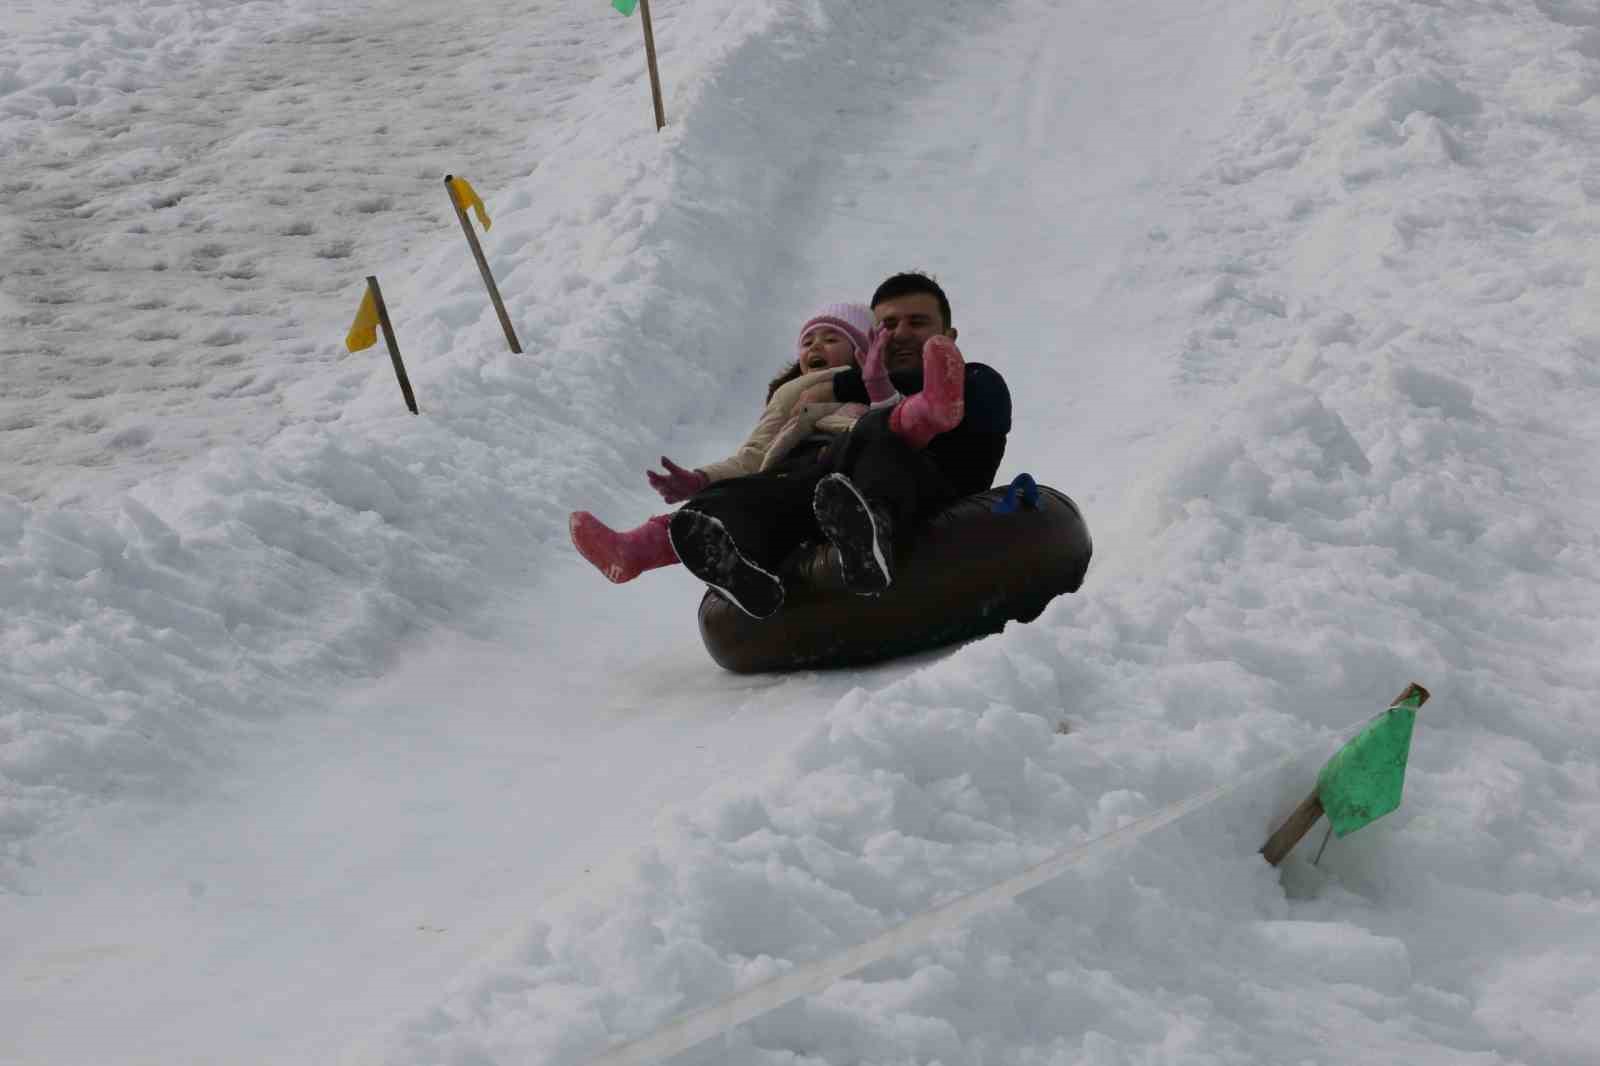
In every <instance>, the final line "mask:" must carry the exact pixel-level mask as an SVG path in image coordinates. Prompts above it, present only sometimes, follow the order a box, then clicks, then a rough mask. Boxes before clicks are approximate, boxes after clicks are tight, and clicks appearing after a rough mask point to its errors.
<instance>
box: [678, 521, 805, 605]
mask: <svg viewBox="0 0 1600 1066" xmlns="http://www.w3.org/2000/svg"><path fill="white" fill-rule="evenodd" d="M667 532H668V534H669V535H670V537H671V539H672V550H673V551H675V552H677V553H678V561H679V562H681V563H683V566H684V569H686V570H688V571H689V573H691V574H693V575H694V576H695V577H697V578H699V579H700V580H701V581H704V582H705V583H706V584H708V585H710V586H711V587H712V588H714V589H716V590H717V592H719V593H721V594H722V596H723V598H724V599H726V600H727V601H728V602H729V603H731V604H733V605H734V606H735V607H737V608H739V610H741V611H743V612H744V613H745V614H747V615H749V616H750V617H751V618H766V617H767V616H769V615H771V614H773V613H774V612H775V611H777V609H778V608H779V607H782V606H783V582H781V581H779V580H778V577H777V575H776V574H771V573H768V572H767V571H766V570H763V569H761V567H759V566H757V565H756V564H755V563H752V562H751V561H750V560H749V559H746V558H745V557H744V553H743V552H741V551H740V550H739V546H738V545H737V544H735V543H734V542H733V537H732V535H730V534H729V533H728V530H727V527H725V526H724V525H723V524H722V523H721V522H720V521H718V520H717V519H715V518H713V517H711V516H710V515H708V514H702V513H700V512H699V511H693V510H690V509H689V508H687V507H684V508H680V509H679V510H678V512H677V513H676V514H674V515H673V516H672V521H671V523H669V524H668V526H667Z"/></svg>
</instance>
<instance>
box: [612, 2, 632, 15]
mask: <svg viewBox="0 0 1600 1066" xmlns="http://www.w3.org/2000/svg"><path fill="white" fill-rule="evenodd" d="M611 6H612V7H614V8H616V9H617V10H618V11H620V12H622V13H623V14H624V15H631V14H633V9H634V8H636V7H638V6H639V0H611Z"/></svg>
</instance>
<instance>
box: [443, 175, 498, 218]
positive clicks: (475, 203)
mask: <svg viewBox="0 0 1600 1066" xmlns="http://www.w3.org/2000/svg"><path fill="white" fill-rule="evenodd" d="M450 185H451V187H452V188H454V189H455V191H456V196H457V197H458V198H459V199H460V200H461V206H462V207H463V208H467V207H470V208H472V211H473V213H474V214H476V215H477V216H478V225H480V226H482V227H483V228H484V230H485V231H487V230H488V228H489V225H490V223H489V212H488V211H485V210H484V208H483V201H482V200H480V199H478V193H477V190H475V189H473V187H472V183H471V182H470V181H468V180H467V179H466V178H451V179H450Z"/></svg>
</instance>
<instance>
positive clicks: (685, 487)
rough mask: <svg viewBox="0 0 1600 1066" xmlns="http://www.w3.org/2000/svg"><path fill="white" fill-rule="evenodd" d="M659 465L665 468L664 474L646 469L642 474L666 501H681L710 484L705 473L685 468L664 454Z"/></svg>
mask: <svg viewBox="0 0 1600 1066" xmlns="http://www.w3.org/2000/svg"><path fill="white" fill-rule="evenodd" d="M661 465H662V466H664V467H666V468H667V472H666V473H665V474H658V473H657V472H656V471H654V470H646V471H645V472H644V476H645V480H647V481H649V482H650V487H651V488H653V489H655V490H656V491H657V492H659V493H660V494H661V498H662V499H663V500H666V501H667V502H668V503H682V502H683V501H684V500H687V499H688V498H689V497H690V496H693V495H694V494H695V493H697V492H699V491H700V490H701V489H703V488H705V487H706V486H707V485H709V484H711V479H710V478H708V477H706V476H705V474H703V473H701V472H700V471H698V470H685V469H684V468H683V467H681V466H679V465H678V464H677V463H675V462H673V461H672V460H671V459H668V458H667V457H666V456H665V455H663V456H662V457H661Z"/></svg>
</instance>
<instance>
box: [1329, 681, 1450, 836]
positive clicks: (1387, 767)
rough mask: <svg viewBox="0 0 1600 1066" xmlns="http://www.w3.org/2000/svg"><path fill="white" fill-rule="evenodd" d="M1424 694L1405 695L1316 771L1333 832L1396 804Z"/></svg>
mask: <svg viewBox="0 0 1600 1066" xmlns="http://www.w3.org/2000/svg"><path fill="white" fill-rule="evenodd" d="M1425 698H1426V694H1425V693H1422V692H1421V691H1420V690H1418V691H1415V692H1412V693H1409V694H1407V696H1406V697H1405V698H1404V699H1402V700H1401V701H1400V702H1399V703H1397V704H1395V705H1394V706H1393V707H1390V708H1389V709H1388V710H1387V711H1384V712H1383V713H1382V714H1380V715H1378V717H1376V718H1374V719H1373V720H1372V723H1371V724H1370V725H1368V726H1367V727H1366V728H1365V729H1363V730H1362V731H1361V733H1360V734H1359V735H1358V736H1356V737H1355V739H1353V740H1351V741H1350V743H1348V744H1346V745H1345V746H1344V747H1343V748H1340V749H1339V751H1338V752H1336V753H1335V754H1334V756H1333V758H1331V759H1329V760H1328V764H1327V765H1326V766H1324V767H1323V768H1322V772H1321V773H1320V774H1318V775H1317V798H1318V799H1319V800H1321V801H1322V809H1323V810H1324V811H1326V812H1327V815H1328V821H1330V822H1332V823H1333V831H1334V833H1335V834H1336V835H1338V836H1339V837H1341V838H1342V837H1344V836H1345V834H1347V833H1354V832H1355V831H1356V830H1357V829H1360V828H1361V827H1362V826H1364V825H1369V824H1370V823H1372V822H1375V821H1377V820H1378V819H1379V818H1382V817H1383V816H1384V815H1386V814H1388V813H1389V812H1390V811H1392V810H1394V809H1395V808H1396V807H1398V806H1400V790H1401V787H1402V786H1403V785H1404V784H1405V779H1406V759H1407V758H1408V757H1409V756H1410V754H1411V729H1412V726H1413V725H1415V724H1416V720H1417V708H1418V707H1420V706H1422V701H1423V700H1424V699H1425Z"/></svg>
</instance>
